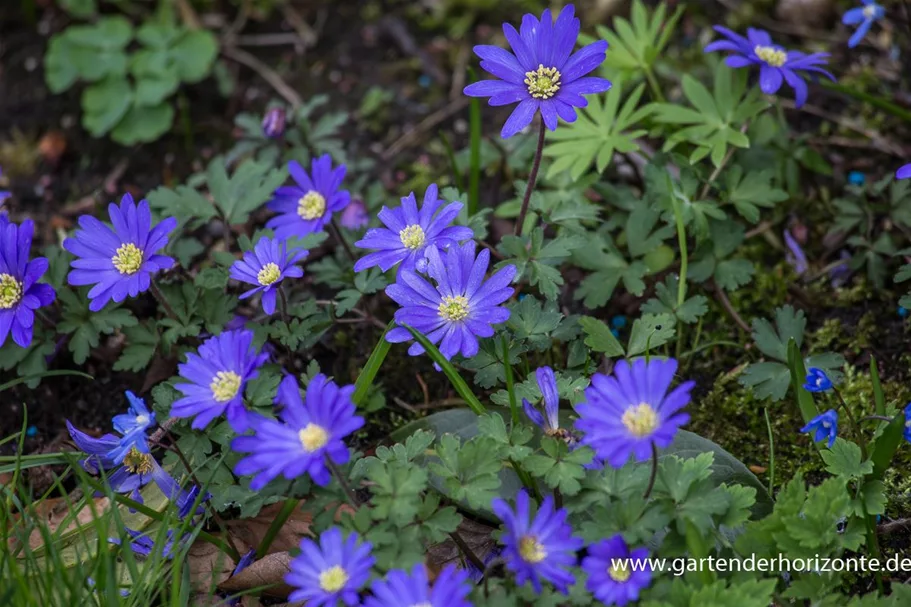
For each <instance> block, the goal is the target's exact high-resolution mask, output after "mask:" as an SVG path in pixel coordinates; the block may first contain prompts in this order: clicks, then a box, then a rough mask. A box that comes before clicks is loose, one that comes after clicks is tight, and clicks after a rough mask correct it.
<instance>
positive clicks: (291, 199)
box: [266, 154, 351, 240]
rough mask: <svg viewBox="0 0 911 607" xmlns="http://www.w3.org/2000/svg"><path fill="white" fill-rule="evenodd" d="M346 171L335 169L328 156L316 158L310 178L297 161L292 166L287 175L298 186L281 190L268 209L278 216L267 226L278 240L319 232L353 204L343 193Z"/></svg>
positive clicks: (347, 194) (277, 191)
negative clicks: (339, 212) (273, 231)
mask: <svg viewBox="0 0 911 607" xmlns="http://www.w3.org/2000/svg"><path fill="white" fill-rule="evenodd" d="M345 171H346V168H345V165H343V164H342V165H339V166H337V167H335V168H334V169H333V168H332V158H330V157H329V154H323V155H322V156H320V157H319V158H314V159H313V161H312V162H311V164H310V173H309V174H308V173H307V171H306V170H304V167H302V166H301V165H300V163H299V162H297V161H296V160H292V161H291V162H289V163H288V172H289V173H291V177H292V178H293V179H294V181H295V182H297V185H292V186H283V187H280V188H278V189H277V190H275V195H274V196H273V197H272V200H271V201H269V204H268V205H267V206H268V207H269V209H270V210H272V211H275V212H276V213H278V216H277V217H273V218H272V219H270V220H269V221H268V222H267V223H266V227H267V228H272V229H273V230H275V238H277V239H279V240H285V239H288V238H292V237H297V238H303V237H304V236H306V235H307V234H311V233H313V232H319V231H320V230H322V229H323V226H325V225H326V224H327V223H329V222H330V221H331V220H332V214H333V213H336V212H338V211H341V210H342V209H344V208H345V207H346V206H347V205H348V202H349V201H350V200H351V195H350V194H349V193H348V191H347V190H342V189H340V188H341V185H342V180H343V179H344V178H345Z"/></svg>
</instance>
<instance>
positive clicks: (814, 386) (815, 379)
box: [803, 367, 832, 392]
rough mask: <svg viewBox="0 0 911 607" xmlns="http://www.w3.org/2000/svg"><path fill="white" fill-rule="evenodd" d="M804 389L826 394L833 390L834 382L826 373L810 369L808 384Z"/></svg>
mask: <svg viewBox="0 0 911 607" xmlns="http://www.w3.org/2000/svg"><path fill="white" fill-rule="evenodd" d="M803 389H804V390H806V391H807V392H825V391H826V390H831V389H832V380H831V379H829V376H828V375H826V372H825V371H823V370H822V369H817V368H816V367H810V370H809V371H808V372H807V379H806V383H804V385H803Z"/></svg>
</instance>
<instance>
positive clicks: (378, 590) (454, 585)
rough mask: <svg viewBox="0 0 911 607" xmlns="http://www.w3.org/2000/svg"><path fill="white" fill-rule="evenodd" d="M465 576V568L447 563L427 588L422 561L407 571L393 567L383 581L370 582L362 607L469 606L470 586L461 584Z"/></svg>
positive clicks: (465, 578)
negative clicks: (367, 596) (406, 606)
mask: <svg viewBox="0 0 911 607" xmlns="http://www.w3.org/2000/svg"><path fill="white" fill-rule="evenodd" d="M467 579H468V570H466V569H461V570H460V569H456V567H455V565H447V566H446V567H444V568H443V570H442V571H441V572H440V574H439V575H438V576H437V578H436V580H434V582H433V588H431V586H430V582H429V580H428V579H427V568H426V567H425V566H424V563H418V564H417V565H415V566H414V567H413V568H412V570H411V572H410V573H409V572H407V571H402V570H401V569H395V570H393V571H390V572H389V573H387V574H386V579H385V580H376V581H375V582H373V585H372V586H371V590H372V591H373V596H372V597H369V598H367V599H365V600H364V603H363V604H364V607H400V606H401V605H408V606H411V605H419V606H420V607H471V603H470V602H469V601H468V594H469V593H470V592H471V586H470V585H469V584H466V583H465V581H466V580H467Z"/></svg>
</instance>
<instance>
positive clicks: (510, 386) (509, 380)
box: [501, 335, 519, 425]
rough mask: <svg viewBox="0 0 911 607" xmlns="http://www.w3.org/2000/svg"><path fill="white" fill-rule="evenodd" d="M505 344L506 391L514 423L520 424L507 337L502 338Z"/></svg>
mask: <svg viewBox="0 0 911 607" xmlns="http://www.w3.org/2000/svg"><path fill="white" fill-rule="evenodd" d="M501 341H502V343H503V368H504V369H505V370H506V391H507V392H508V393H509V412H510V414H511V416H512V423H513V425H516V424H518V423H519V405H518V403H516V389H515V383H514V380H513V376H512V365H511V364H510V363H509V339H508V338H507V337H506V335H503V337H502V340H501Z"/></svg>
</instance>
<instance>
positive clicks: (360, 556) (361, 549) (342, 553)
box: [285, 527, 374, 607]
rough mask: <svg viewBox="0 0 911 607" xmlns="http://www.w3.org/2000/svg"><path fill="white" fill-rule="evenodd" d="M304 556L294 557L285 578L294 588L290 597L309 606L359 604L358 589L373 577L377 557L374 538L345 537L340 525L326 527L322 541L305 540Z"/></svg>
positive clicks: (351, 534)
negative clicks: (372, 554)
mask: <svg viewBox="0 0 911 607" xmlns="http://www.w3.org/2000/svg"><path fill="white" fill-rule="evenodd" d="M300 548H301V553H300V556H298V557H297V558H295V559H293V560H292V561H291V565H290V571H289V572H288V573H287V574H286V575H285V582H286V583H287V584H288V585H290V586H291V587H293V588H294V590H293V591H292V592H291V594H290V595H288V600H289V601H292V602H294V601H304V602H306V603H307V605H308V606H312V607H320V606H321V605H330V606H332V605H337V604H338V601H342V602H343V603H345V604H346V605H357V604H359V598H358V593H359V591H360V589H361V588H362V587H363V586H364V584H365V583H367V580H368V579H369V578H370V568H371V567H373V562H374V559H373V557H372V556H370V550H371V548H372V546H371V544H370V542H360V538H359V537H358V535H357V534H356V533H350V534H349V535H348V537H346V538H343V537H342V532H341V531H340V530H339V529H338V528H337V527H332V528H331V529H329V530H327V531H324V532H323V533H322V534H321V535H320V536H319V544H317V543H316V542H314V541H313V540H310V539H304V540H301V544H300Z"/></svg>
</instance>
